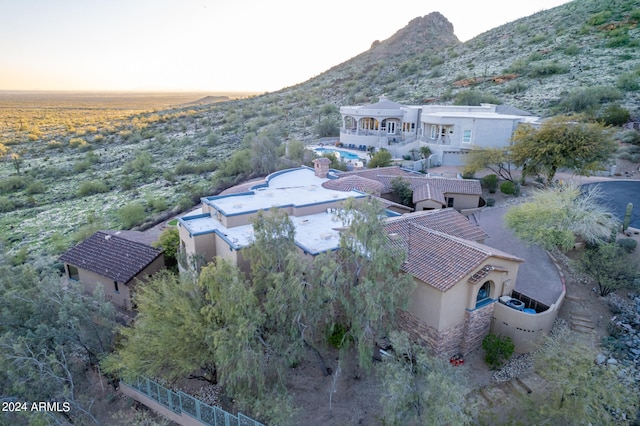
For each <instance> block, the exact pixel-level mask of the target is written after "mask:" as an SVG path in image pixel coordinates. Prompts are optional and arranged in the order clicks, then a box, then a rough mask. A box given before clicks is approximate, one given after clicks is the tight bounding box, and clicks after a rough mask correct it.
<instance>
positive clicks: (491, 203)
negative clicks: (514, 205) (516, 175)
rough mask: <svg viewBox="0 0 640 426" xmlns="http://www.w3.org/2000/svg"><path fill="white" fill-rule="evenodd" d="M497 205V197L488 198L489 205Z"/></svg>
mask: <svg viewBox="0 0 640 426" xmlns="http://www.w3.org/2000/svg"><path fill="white" fill-rule="evenodd" d="M495 205H496V199H495V198H487V207H493V206H495Z"/></svg>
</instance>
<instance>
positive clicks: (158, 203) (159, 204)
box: [147, 197, 169, 212]
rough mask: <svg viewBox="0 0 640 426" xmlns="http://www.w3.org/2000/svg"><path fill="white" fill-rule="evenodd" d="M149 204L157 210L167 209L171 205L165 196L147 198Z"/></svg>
mask: <svg viewBox="0 0 640 426" xmlns="http://www.w3.org/2000/svg"><path fill="white" fill-rule="evenodd" d="M147 204H148V205H149V208H151V209H152V210H153V211H155V212H161V211H165V210H167V208H168V207H169V203H168V202H167V199H166V198H164V197H154V198H151V199H149V200H147Z"/></svg>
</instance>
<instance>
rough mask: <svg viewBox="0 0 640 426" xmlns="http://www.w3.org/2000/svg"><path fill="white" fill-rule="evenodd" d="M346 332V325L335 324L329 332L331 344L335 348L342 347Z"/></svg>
mask: <svg viewBox="0 0 640 426" xmlns="http://www.w3.org/2000/svg"><path fill="white" fill-rule="evenodd" d="M345 334H347V328H346V327H345V326H344V325H342V324H336V325H334V326H333V328H332V329H331V333H330V334H329V344H330V345H331V346H333V347H334V348H337V349H340V348H341V347H342V345H343V344H344V335H345Z"/></svg>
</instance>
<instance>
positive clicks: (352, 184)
mask: <svg viewBox="0 0 640 426" xmlns="http://www.w3.org/2000/svg"><path fill="white" fill-rule="evenodd" d="M322 186H323V187H324V188H327V189H333V190H336V191H345V192H349V191H353V190H356V191H360V192H364V193H367V194H372V195H380V192H381V191H382V189H383V186H382V184H381V183H380V182H378V181H377V180H374V179H367V178H365V177H362V176H358V175H354V176H342V177H339V178H338V179H330V180H328V181H326V182H323V183H322Z"/></svg>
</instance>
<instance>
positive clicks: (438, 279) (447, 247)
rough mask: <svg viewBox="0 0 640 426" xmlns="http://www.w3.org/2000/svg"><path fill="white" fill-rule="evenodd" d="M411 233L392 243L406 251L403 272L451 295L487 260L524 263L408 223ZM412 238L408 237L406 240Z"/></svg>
mask: <svg viewBox="0 0 640 426" xmlns="http://www.w3.org/2000/svg"><path fill="white" fill-rule="evenodd" d="M408 226H409V230H407V231H406V232H404V235H402V234H400V233H398V234H396V236H395V237H392V238H391V240H392V241H393V243H394V244H397V245H400V246H401V247H403V248H404V249H405V250H406V253H407V259H406V262H405V263H404V265H403V267H402V269H403V270H404V271H405V272H407V273H409V274H411V275H413V276H414V277H415V278H417V279H419V280H420V281H422V282H424V283H426V284H428V285H431V286H433V287H435V288H437V289H438V290H441V291H447V290H449V289H451V288H452V287H453V286H455V285H456V284H457V283H458V282H460V280H462V279H463V278H464V277H465V276H467V275H469V274H473V273H474V272H475V270H476V269H477V268H478V267H480V265H481V264H482V263H483V262H484V261H485V260H487V259H489V258H491V257H497V258H502V259H507V260H511V261H514V262H523V260H522V259H520V258H518V257H516V256H512V255H510V254H507V253H504V252H502V251H500V250H496V249H494V248H492V247H489V246H485V245H484V244H479V243H475V242H472V241H468V240H464V239H462V238H458V237H454V236H452V235H448V234H445V233H442V232H438V231H434V230H433V229H429V228H425V227H424V226H420V225H416V224H414V223H411V222H408ZM406 235H408V237H406V239H405V236H406Z"/></svg>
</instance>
